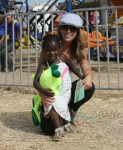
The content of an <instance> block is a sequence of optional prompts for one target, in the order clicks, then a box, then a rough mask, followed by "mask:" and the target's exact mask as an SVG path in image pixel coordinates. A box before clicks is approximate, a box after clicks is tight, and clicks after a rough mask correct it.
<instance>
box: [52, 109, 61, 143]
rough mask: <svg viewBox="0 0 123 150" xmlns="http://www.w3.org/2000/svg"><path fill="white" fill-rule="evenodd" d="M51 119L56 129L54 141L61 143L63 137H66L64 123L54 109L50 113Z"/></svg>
mask: <svg viewBox="0 0 123 150" xmlns="http://www.w3.org/2000/svg"><path fill="white" fill-rule="evenodd" d="M50 119H51V120H52V123H53V125H54V127H55V134H54V136H53V140H54V141H59V140H60V138H61V137H63V136H64V126H63V125H64V123H63V121H62V119H61V117H60V116H59V114H58V113H57V112H56V111H55V110H54V108H52V109H51V111H50Z"/></svg>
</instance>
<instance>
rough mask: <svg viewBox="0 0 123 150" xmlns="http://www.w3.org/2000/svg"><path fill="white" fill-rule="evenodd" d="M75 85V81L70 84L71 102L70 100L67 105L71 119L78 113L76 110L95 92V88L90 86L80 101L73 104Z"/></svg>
mask: <svg viewBox="0 0 123 150" xmlns="http://www.w3.org/2000/svg"><path fill="white" fill-rule="evenodd" d="M76 84H77V81H74V82H73V83H72V89H71V100H70V103H69V107H70V110H71V112H73V113H72V115H73V116H72V117H74V116H75V115H76V113H77V111H78V109H79V108H80V107H81V106H82V105H83V104H84V103H85V102H87V101H88V100H90V98H91V97H92V96H93V94H94V91H95V86H94V84H92V87H91V88H90V89H88V90H85V96H84V98H83V99H82V100H80V101H78V102H76V103H74V96H75V90H76Z"/></svg>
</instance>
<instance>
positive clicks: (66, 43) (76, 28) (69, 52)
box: [39, 13, 95, 134]
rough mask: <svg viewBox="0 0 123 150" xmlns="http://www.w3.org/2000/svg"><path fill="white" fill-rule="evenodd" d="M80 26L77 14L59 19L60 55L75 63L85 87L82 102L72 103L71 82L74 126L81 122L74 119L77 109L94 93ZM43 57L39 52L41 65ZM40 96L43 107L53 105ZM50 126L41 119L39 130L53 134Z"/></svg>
mask: <svg viewBox="0 0 123 150" xmlns="http://www.w3.org/2000/svg"><path fill="white" fill-rule="evenodd" d="M82 24H83V21H82V19H81V18H80V16H78V15H77V14H73V13H66V14H64V15H62V17H61V18H60V27H59V36H60V38H61V50H60V53H62V54H64V55H65V56H67V57H68V59H70V60H71V61H72V62H75V63H76V64H77V66H78V68H79V70H81V71H82V73H83V74H84V76H85V78H84V80H83V84H84V87H85V96H84V98H83V99H82V100H80V101H78V102H76V103H74V95H75V89H76V84H77V80H75V81H73V82H72V89H71V93H72V94H71V100H70V103H69V108H70V111H71V118H72V120H73V121H74V123H75V124H80V123H81V120H80V119H76V117H75V116H76V114H77V111H78V109H79V108H80V106H82V105H83V104H84V103H85V102H86V101H88V100H89V99H90V98H91V97H92V95H93V93H94V91H95V88H94V85H93V83H92V78H93V72H92V70H91V68H90V66H89V63H88V61H87V54H86V50H85V48H84V43H83V36H82V35H81V32H80V30H81V26H82ZM44 57H45V56H44V55H43V52H41V57H40V60H41V61H40V62H39V63H42V61H43V58H44ZM72 80H73V79H72ZM40 94H41V97H42V101H43V104H44V105H51V104H52V103H54V97H48V96H47V95H44V94H42V93H40ZM49 124H50V125H49ZM51 124H52V123H51V121H50V120H47V118H42V122H41V128H42V130H43V131H44V132H45V133H46V134H53V131H54V127H53V125H51Z"/></svg>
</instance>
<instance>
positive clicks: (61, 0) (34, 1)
mask: <svg viewBox="0 0 123 150" xmlns="http://www.w3.org/2000/svg"><path fill="white" fill-rule="evenodd" d="M16 1H20V0H16ZM22 1H26V0H22ZM27 1H28V4H29V6H30V5H33V4H36V3H37V4H39V3H40V2H44V3H46V0H27ZM47 1H48V0H47ZM53 1H54V0H51V3H52V2H53ZM64 1H65V0H58V3H61V2H64Z"/></svg>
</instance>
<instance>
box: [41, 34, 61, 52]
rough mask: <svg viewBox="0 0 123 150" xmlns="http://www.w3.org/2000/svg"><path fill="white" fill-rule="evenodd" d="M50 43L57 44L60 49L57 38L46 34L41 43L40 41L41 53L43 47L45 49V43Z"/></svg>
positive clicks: (59, 42)
mask: <svg viewBox="0 0 123 150" xmlns="http://www.w3.org/2000/svg"><path fill="white" fill-rule="evenodd" d="M51 41H55V42H57V44H58V47H59V48H60V45H61V41H60V38H59V36H58V35H55V34H47V35H45V36H44V38H43V41H42V50H43V51H44V50H45V47H46V45H47V43H48V42H51Z"/></svg>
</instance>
